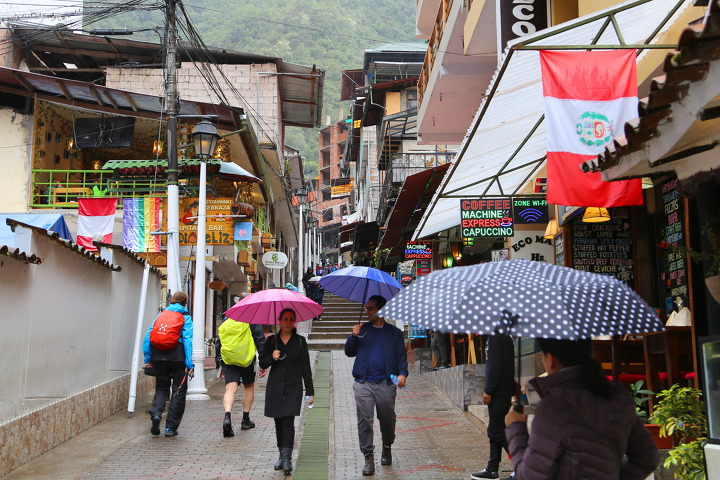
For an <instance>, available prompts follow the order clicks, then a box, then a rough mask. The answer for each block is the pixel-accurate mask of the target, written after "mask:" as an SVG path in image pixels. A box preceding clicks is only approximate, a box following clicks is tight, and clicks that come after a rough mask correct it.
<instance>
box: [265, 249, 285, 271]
mask: <svg viewBox="0 0 720 480" xmlns="http://www.w3.org/2000/svg"><path fill="white" fill-rule="evenodd" d="M262 264H263V265H265V267H267V268H285V266H286V265H287V264H288V258H287V255H285V254H284V253H282V252H267V253H265V254H264V255H263V256H262Z"/></svg>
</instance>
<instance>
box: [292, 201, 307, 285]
mask: <svg viewBox="0 0 720 480" xmlns="http://www.w3.org/2000/svg"><path fill="white" fill-rule="evenodd" d="M307 197H308V194H307V192H306V191H305V189H304V188H299V189H297V190H296V191H295V198H296V199H297V202H298V206H299V207H300V215H299V216H298V270H299V273H300V275H299V280H300V281H299V282H298V290H300V293H305V286H304V285H303V283H302V277H303V275H305V268H304V267H305V266H304V265H303V241H302V238H303V204H304V203H305V201H306V200H307Z"/></svg>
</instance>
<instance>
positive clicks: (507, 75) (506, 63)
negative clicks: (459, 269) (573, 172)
mask: <svg viewBox="0 0 720 480" xmlns="http://www.w3.org/2000/svg"><path fill="white" fill-rule="evenodd" d="M676 6H679V8H678V10H677V11H676V12H675V14H674V15H673V16H672V17H671V18H670V19H668V18H666V16H667V15H668V12H670V11H671V10H672V9H673V8H675V7H676ZM687 6H689V3H687V2H684V1H683V0H679V1H678V0H647V1H645V0H640V1H634V2H626V3H625V4H622V5H619V6H616V7H613V8H609V9H605V10H602V11H600V12H597V13H594V14H592V15H588V16H585V17H582V18H579V19H575V20H572V21H569V22H566V23H563V24H560V25H557V26H555V27H551V28H548V29H546V30H543V31H542V32H540V33H538V34H536V35H533V36H530V37H523V38H522V39H518V40H517V41H515V43H514V44H513V45H512V46H511V47H510V48H509V49H508V50H506V52H505V54H504V57H503V62H502V65H501V67H500V69H499V70H498V71H496V73H495V75H494V77H493V80H492V82H491V83H490V87H489V89H488V92H487V95H486V97H485V99H484V100H483V102H482V104H481V105H480V108H479V110H478V112H477V114H476V116H475V119H474V120H473V122H472V125H471V127H470V129H469V131H468V133H467V134H466V136H465V139H464V140H463V143H462V146H461V148H460V154H459V155H458V156H457V157H456V160H455V161H454V162H453V166H452V167H451V169H450V170H449V171H448V173H447V175H446V176H445V178H444V179H443V182H442V184H441V185H440V188H439V189H438V191H437V192H436V194H435V197H434V198H433V201H432V203H431V206H430V208H428V209H427V211H426V212H425V215H424V216H423V218H422V220H421V223H420V227H419V228H418V229H417V230H416V233H415V235H414V236H413V239H417V238H424V237H427V236H430V235H433V234H436V233H438V232H441V231H443V230H447V229H449V228H452V227H455V226H457V225H459V224H460V201H459V199H460V198H462V197H471V198H473V197H479V196H498V195H513V194H515V193H517V192H518V190H519V189H520V188H521V187H522V186H523V185H524V184H525V183H526V182H527V181H528V180H529V179H530V178H531V177H532V175H533V174H534V173H535V172H537V171H538V170H539V169H540V168H542V167H543V165H544V164H545V155H546V151H547V149H546V142H545V127H544V122H543V119H544V105H543V94H542V81H541V75H540V56H539V53H538V51H537V50H519V49H518V48H520V47H522V46H530V47H538V46H559V45H565V46H567V45H590V44H596V45H623V44H630V45H636V44H644V43H655V42H656V40H655V39H657V38H658V34H659V33H663V32H664V31H665V30H666V29H667V26H668V25H671V24H672V23H673V22H674V21H675V19H676V18H677V17H678V16H679V14H680V13H681V12H682V11H683V10H684V8H686V7H687ZM610 15H612V16H613V17H614V19H615V21H616V22H617V25H618V27H619V29H620V32H621V33H622V36H623V39H624V42H621V41H620V39H619V38H618V36H617V34H616V33H615V30H614V29H613V27H612V23H610V25H609V26H608V18H609V16H610ZM663 21H666V24H665V25H666V26H665V27H663V28H659V27H660V26H662V23H663ZM656 30H659V32H656ZM653 33H655V36H654V37H652V35H653ZM648 39H649V40H648ZM642 57H643V54H640V55H639V57H638V59H639V60H640V59H642Z"/></svg>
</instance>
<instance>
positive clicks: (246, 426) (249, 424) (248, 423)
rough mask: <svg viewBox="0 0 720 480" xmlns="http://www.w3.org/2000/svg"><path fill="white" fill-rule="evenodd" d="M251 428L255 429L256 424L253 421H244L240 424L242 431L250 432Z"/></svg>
mask: <svg viewBox="0 0 720 480" xmlns="http://www.w3.org/2000/svg"><path fill="white" fill-rule="evenodd" d="M251 428H255V422H253V421H252V420H249V419H248V420H243V421H242V422H240V430H250V429H251Z"/></svg>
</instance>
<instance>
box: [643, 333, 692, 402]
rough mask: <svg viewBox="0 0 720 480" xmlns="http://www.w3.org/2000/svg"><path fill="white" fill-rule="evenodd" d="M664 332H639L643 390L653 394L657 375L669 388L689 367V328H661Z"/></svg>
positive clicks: (658, 382) (690, 363) (656, 384)
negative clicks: (644, 388)
mask: <svg viewBox="0 0 720 480" xmlns="http://www.w3.org/2000/svg"><path fill="white" fill-rule="evenodd" d="M665 328H666V330H665V331H664V332H655V333H648V334H645V335H643V337H642V339H643V340H642V341H643V350H644V352H645V377H646V379H647V389H648V390H650V391H652V392H655V393H657V392H658V391H659V390H658V389H659V388H660V382H661V377H662V379H663V380H664V381H666V386H667V388H669V387H670V386H672V385H673V384H675V383H678V382H680V381H681V380H682V379H683V378H684V376H685V375H684V374H685V372H689V371H692V370H693V362H692V356H693V355H692V353H693V346H692V329H691V327H689V326H687V327H665Z"/></svg>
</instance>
